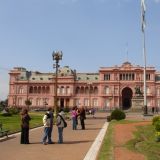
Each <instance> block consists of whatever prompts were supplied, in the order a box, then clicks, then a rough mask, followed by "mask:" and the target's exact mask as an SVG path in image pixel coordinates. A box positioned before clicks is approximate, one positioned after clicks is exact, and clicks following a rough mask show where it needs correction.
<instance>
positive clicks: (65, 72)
mask: <svg viewBox="0 0 160 160" xmlns="http://www.w3.org/2000/svg"><path fill="white" fill-rule="evenodd" d="M58 74H59V75H60V76H72V75H73V74H74V72H73V70H72V69H70V68H69V66H64V67H63V68H59V70H58Z"/></svg>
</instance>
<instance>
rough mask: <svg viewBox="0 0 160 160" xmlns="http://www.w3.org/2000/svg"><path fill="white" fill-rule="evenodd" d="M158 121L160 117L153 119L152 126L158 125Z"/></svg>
mask: <svg viewBox="0 0 160 160" xmlns="http://www.w3.org/2000/svg"><path fill="white" fill-rule="evenodd" d="M158 120H160V116H155V117H153V119H152V124H153V125H155V123H156V122H157V121H158Z"/></svg>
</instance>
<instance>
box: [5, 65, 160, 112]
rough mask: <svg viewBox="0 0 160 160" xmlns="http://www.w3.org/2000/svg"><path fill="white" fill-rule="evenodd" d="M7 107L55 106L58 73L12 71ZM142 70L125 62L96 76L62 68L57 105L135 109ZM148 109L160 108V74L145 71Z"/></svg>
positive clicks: (59, 72) (150, 68) (59, 76)
mask: <svg viewBox="0 0 160 160" xmlns="http://www.w3.org/2000/svg"><path fill="white" fill-rule="evenodd" d="M9 75H10V82H9V95H8V105H9V106H16V107H20V108H22V107H25V106H26V105H25V101H26V100H30V101H31V102H32V104H31V105H30V108H44V107H45V108H47V107H54V98H55V93H54V91H55V89H54V86H55V73H40V72H29V71H27V70H26V69H25V68H22V67H15V68H13V70H11V71H10V73H9ZM143 77H144V76H143V67H141V66H139V65H136V66H134V65H132V64H131V63H130V62H124V63H123V64H122V65H121V66H113V67H101V68H100V69H99V71H98V72H97V73H78V72H76V71H75V70H72V69H70V68H69V67H68V66H65V67H62V68H59V70H58V82H57V83H58V84H57V87H58V88H57V99H58V106H61V107H73V106H74V105H77V106H85V107H88V108H90V107H95V108H99V109H105V110H111V109H114V108H122V109H124V110H126V109H131V108H132V99H133V98H134V97H135V96H136V94H135V88H137V87H138V88H139V89H140V90H141V91H143ZM146 83H147V88H146V91H147V106H148V108H152V107H159V108H160V72H157V71H156V70H155V68H154V67H147V68H146Z"/></svg>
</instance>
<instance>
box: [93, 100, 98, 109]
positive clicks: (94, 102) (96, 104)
mask: <svg viewBox="0 0 160 160" xmlns="http://www.w3.org/2000/svg"><path fill="white" fill-rule="evenodd" d="M93 106H94V107H98V100H97V99H96V98H95V99H93Z"/></svg>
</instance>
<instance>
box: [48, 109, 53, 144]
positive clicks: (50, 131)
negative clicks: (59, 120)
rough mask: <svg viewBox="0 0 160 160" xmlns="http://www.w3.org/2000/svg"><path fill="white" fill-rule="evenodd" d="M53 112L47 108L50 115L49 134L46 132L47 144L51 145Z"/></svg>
mask: <svg viewBox="0 0 160 160" xmlns="http://www.w3.org/2000/svg"><path fill="white" fill-rule="evenodd" d="M53 112H54V110H53V109H52V108H51V107H49V108H48V114H49V115H50V127H49V132H48V144H53V143H54V142H53V141H52V130H53V119H54V116H53Z"/></svg>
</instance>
